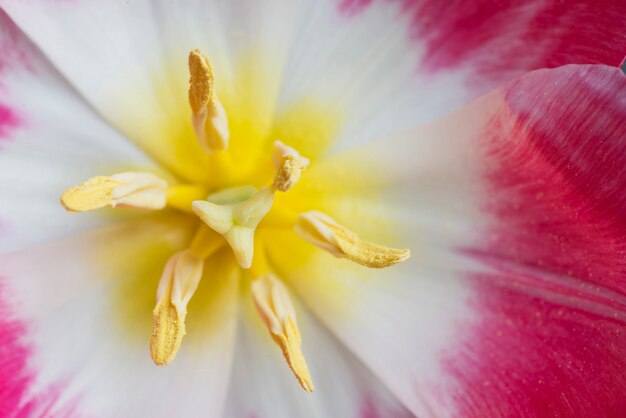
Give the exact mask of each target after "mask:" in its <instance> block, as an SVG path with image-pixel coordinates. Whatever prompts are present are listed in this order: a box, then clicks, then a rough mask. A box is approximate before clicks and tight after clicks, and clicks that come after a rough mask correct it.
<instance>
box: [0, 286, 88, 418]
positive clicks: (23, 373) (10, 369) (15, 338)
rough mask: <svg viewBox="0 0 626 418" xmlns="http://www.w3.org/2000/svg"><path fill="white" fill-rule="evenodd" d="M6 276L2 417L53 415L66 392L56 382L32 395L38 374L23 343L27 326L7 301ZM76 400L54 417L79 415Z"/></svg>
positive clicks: (0, 334)
mask: <svg viewBox="0 0 626 418" xmlns="http://www.w3.org/2000/svg"><path fill="white" fill-rule="evenodd" d="M3 281H4V279H3V278H2V277H0V341H1V343H0V417H13V418H31V417H33V416H53V415H51V412H52V410H53V408H55V406H56V405H57V403H58V400H59V397H60V395H61V393H62V392H63V388H64V385H63V384H54V385H51V386H50V387H48V388H47V389H45V390H44V391H42V392H39V393H38V394H37V395H35V396H33V393H32V392H31V389H32V387H33V386H34V384H35V380H36V374H35V372H34V371H33V370H31V368H30V367H29V363H28V362H29V358H30V356H31V355H32V349H31V348H29V347H28V345H26V343H25V342H24V336H25V335H26V334H27V327H26V325H25V324H24V323H22V322H21V321H19V320H17V319H13V314H12V312H11V309H10V308H9V306H8V304H7V303H6V301H8V300H10V295H9V294H8V292H7V289H6V284H5V283H3ZM76 407H77V402H76V401H71V402H70V403H69V404H66V405H64V406H63V407H62V408H60V409H61V410H60V411H59V410H58V408H57V411H56V413H57V414H60V415H54V416H64V417H70V416H76V412H75V411H76Z"/></svg>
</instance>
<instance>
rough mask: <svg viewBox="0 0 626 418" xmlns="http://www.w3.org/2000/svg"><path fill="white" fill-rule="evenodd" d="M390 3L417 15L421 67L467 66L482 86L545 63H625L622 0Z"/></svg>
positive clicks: (362, 2) (347, 0) (362, 0)
mask: <svg viewBox="0 0 626 418" xmlns="http://www.w3.org/2000/svg"><path fill="white" fill-rule="evenodd" d="M386 3H388V4H389V6H390V7H392V6H395V5H397V6H399V7H398V9H399V10H401V11H399V15H401V16H402V18H403V19H404V18H405V17H407V16H409V17H410V25H409V27H408V29H407V36H409V37H410V38H411V39H412V40H414V42H415V43H416V44H417V45H419V46H420V48H421V47H425V48H426V53H425V55H424V57H423V59H422V62H421V63H420V68H422V69H427V70H428V71H430V72H439V71H444V70H449V69H457V68H463V69H466V70H468V71H469V72H470V73H471V78H470V79H471V82H472V84H474V85H478V86H480V88H479V90H481V91H477V93H478V94H480V93H482V92H485V91H486V90H487V89H489V88H493V87H495V86H496V85H497V84H499V83H501V82H504V81H507V80H510V79H512V78H513V77H516V76H519V75H521V74H523V73H524V72H526V71H529V70H534V69H538V68H553V67H558V66H561V65H565V64H574V63H580V64H585V63H590V64H608V65H618V64H619V62H620V60H621V59H622V58H623V56H624V52H625V51H626V32H625V31H624V26H623V24H624V16H626V3H624V2H623V1H620V0H600V1H593V0H591V1H582V2H576V3H572V2H568V1H550V0H524V1H505V2H502V1H498V0H471V1H467V0H454V1H439V0H399V1H388V2H386ZM374 4H379V2H376V1H371V0H343V1H342V2H341V3H340V5H339V11H340V13H343V14H347V15H351V16H356V15H359V14H360V13H363V12H365V10H366V9H367V8H368V7H369V6H372V5H374ZM417 45H416V46H417ZM478 86H475V87H478Z"/></svg>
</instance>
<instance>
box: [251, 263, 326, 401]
mask: <svg viewBox="0 0 626 418" xmlns="http://www.w3.org/2000/svg"><path fill="white" fill-rule="evenodd" d="M252 297H253V298H254V303H255V305H256V308H257V311H258V312H259V315H260V316H261V319H262V320H263V323H264V324H265V326H266V327H267V329H268V331H269V332H270V334H271V335H272V338H273V339H274V341H275V342H276V344H278V346H279V347H280V349H281V350H282V352H283V356H284V357H285V360H287V364H288V365H289V368H290V369H291V371H292V372H293V374H294V375H295V376H296V379H298V382H299V383H300V386H302V388H303V389H304V390H305V391H307V392H313V390H315V388H314V386H313V380H312V379H311V374H310V373H309V368H308V366H307V364H306V360H305V359H304V355H303V354H302V348H301V346H302V337H301V336H300V331H299V330H298V325H297V323H296V311H295V309H294V307H293V303H292V302H291V298H290V297H289V293H288V292H287V288H286V287H285V285H284V284H283V283H281V282H280V281H279V280H278V279H276V278H275V277H274V276H273V275H271V274H266V275H264V276H261V277H259V278H258V279H256V280H255V281H254V282H252Z"/></svg>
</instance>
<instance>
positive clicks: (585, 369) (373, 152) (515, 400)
mask: <svg viewBox="0 0 626 418" xmlns="http://www.w3.org/2000/svg"><path fill="white" fill-rule="evenodd" d="M625 97H626V76H625V75H624V74H623V73H622V72H621V70H619V69H618V68H615V67H607V66H565V67H562V68H558V69H554V70H541V71H536V72H532V73H530V74H528V75H526V76H524V77H522V78H520V79H518V80H515V81H513V82H511V83H508V84H507V85H506V86H504V87H503V88H500V89H498V90H496V91H494V92H492V93H490V94H489V95H487V96H484V97H482V98H481V99H479V100H477V101H475V102H473V103H471V104H470V105H469V106H467V107H466V108H464V109H462V110H461V111H459V112H457V113H455V114H453V115H451V116H450V117H448V118H445V119H442V120H440V121H438V122H435V123H433V124H430V125H425V126H421V127H418V128H415V129H414V130H411V131H408V132H406V133H403V134H400V135H398V136H397V137H394V138H387V139H385V140H383V141H380V142H379V143H377V144H376V145H374V146H372V147H368V149H366V150H362V151H359V152H356V151H355V152H352V153H348V154H346V155H345V156H337V157H336V159H334V160H329V161H328V162H327V163H326V164H325V165H322V166H319V167H316V166H315V165H313V166H312V167H310V169H309V171H307V176H308V177H305V178H303V180H302V182H301V183H300V184H299V185H298V187H299V188H301V189H303V190H300V191H298V193H299V192H303V193H306V191H307V190H315V187H318V188H319V187H324V190H325V195H324V201H323V202H321V206H320V207H316V208H315V209H320V210H327V211H328V212H329V214H331V215H332V216H333V217H334V218H335V219H338V220H339V221H341V222H342V223H344V224H345V225H347V226H348V227H350V228H351V229H353V230H357V231H359V233H361V232H362V235H363V237H364V238H367V237H368V236H372V237H375V236H377V235H376V234H377V232H376V231H377V230H380V229H381V225H384V224H385V223H386V222H397V223H398V226H399V231H400V232H398V234H399V235H398V237H397V242H398V245H400V244H402V242H401V238H402V237H404V238H405V239H406V240H407V242H405V243H404V245H407V246H408V247H409V248H411V250H412V258H411V259H410V260H408V261H407V262H405V263H402V264H399V265H397V266H394V267H392V268H390V269H386V270H384V271H381V272H378V271H377V272H376V274H375V275H372V276H373V277H370V276H369V275H368V276H367V277H366V278H363V277H359V276H357V275H354V274H352V273H351V272H350V270H349V269H347V268H346V267H345V265H344V264H342V261H341V260H339V261H334V260H332V258H331V256H330V255H328V254H324V253H321V251H318V250H315V249H314V250H311V254H310V255H308V256H307V257H309V259H310V260H311V263H319V262H323V263H326V264H325V267H324V268H323V271H320V272H318V273H323V274H317V275H315V274H313V273H310V274H308V273H307V270H306V269H304V268H303V269H300V270H299V271H296V272H293V274H291V275H290V277H289V283H290V285H291V286H292V287H293V288H294V290H295V291H296V292H297V294H298V295H299V296H300V297H302V298H303V299H304V300H305V302H306V304H307V306H309V307H310V308H311V309H312V310H313V311H314V312H315V313H316V315H318V316H319V317H320V318H321V319H322V321H323V322H324V323H325V324H326V325H327V326H328V327H330V328H331V329H332V330H333V331H334V332H335V334H336V335H337V336H338V338H340V339H341V340H342V341H343V342H344V343H345V344H346V345H347V346H348V347H349V348H350V349H352V350H353V351H354V352H355V353H356V354H357V355H358V356H359V357H360V358H361V359H362V360H363V361H364V362H365V363H366V364H368V365H369V366H370V367H371V369H372V370H373V371H374V372H375V374H376V375H377V376H378V377H380V378H381V380H383V382H385V383H386V384H387V385H388V386H389V387H390V388H391V389H392V391H393V392H394V393H395V394H396V395H397V396H398V397H399V398H400V399H401V400H402V401H403V402H404V403H405V405H407V406H408V407H409V409H410V410H411V411H412V412H414V413H415V414H417V415H419V416H425V417H428V416H437V417H440V416H453V417H458V416H468V417H500V416H539V417H550V416H581V417H593V416H620V414H621V412H622V411H623V410H624V409H625V408H626V395H624V394H623V390H622V388H623V387H624V384H625V382H626V333H624V330H626V283H625V280H624V279H625V277H626V262H625V260H626V258H625V251H626V228H625V219H626V195H625V194H624V193H623V190H624V189H626V99H625ZM356 161H359V163H357V162H356ZM323 179H326V180H329V179H330V182H325V181H324V182H320V181H322V180H323ZM349 181H354V184H355V185H356V186H355V188H354V190H353V192H352V194H349V195H346V188H345V187H339V188H337V187H335V186H334V184H345V183H346V182H349ZM316 182H317V183H316ZM336 193H337V194H336ZM335 194H336V195H335ZM381 195H382V196H383V197H384V200H383V201H382V202H378V203H374V204H373V205H371V203H370V206H368V200H371V198H372V196H379V197H380V196H381ZM333 199H338V200H339V202H340V203H338V204H332V203H331V202H332V200H333ZM368 215H369V216H370V220H371V221H370V222H365V223H363V222H355V220H363V219H366V218H365V217H366V216H368ZM380 217H383V218H384V219H386V220H387V221H383V222H381V220H380ZM291 239H296V238H291ZM285 242H287V241H285ZM389 242H393V241H391V240H390V241H389ZM404 245H403V246H404ZM295 248H296V246H295V245H291V246H290V245H283V246H282V247H281V248H272V249H270V255H271V257H272V261H273V262H275V263H276V264H277V266H278V268H281V267H286V266H287V265H288V264H289V259H290V258H294V257H298V254H296V253H294V251H295ZM281 258H282V259H284V260H285V261H284V262H281ZM342 266H343V267H342ZM318 270H319V269H318ZM283 271H287V270H286V269H283ZM311 271H313V270H311ZM328 289H334V290H333V291H332V292H331V291H330V290H328ZM336 295H340V297H336Z"/></svg>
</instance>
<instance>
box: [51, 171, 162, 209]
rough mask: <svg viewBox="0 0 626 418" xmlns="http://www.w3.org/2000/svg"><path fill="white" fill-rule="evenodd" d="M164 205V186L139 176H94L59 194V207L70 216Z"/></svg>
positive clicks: (147, 175) (159, 180) (156, 178)
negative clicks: (98, 210)
mask: <svg viewBox="0 0 626 418" xmlns="http://www.w3.org/2000/svg"><path fill="white" fill-rule="evenodd" d="M166 201H167V182H166V181H165V180H162V179H160V178H159V177H157V176H155V175H153V174H149V173H140V172H126V173H118V174H114V175H112V176H109V177H106V176H96V177H92V178H90V179H89V180H87V181H85V182H84V183H82V184H79V185H78V186H74V187H72V188H70V189H68V190H66V191H65V193H63V196H62V197H61V204H62V205H63V206H64V207H65V209H66V210H68V211H70V212H85V211H89V210H94V209H100V208H103V207H105V206H111V207H113V208H114V207H116V206H125V207H133V208H140V209H151V210H156V209H163V208H164V207H165V205H166Z"/></svg>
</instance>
